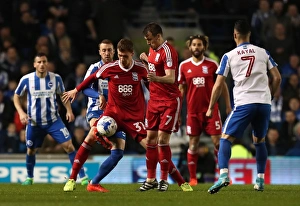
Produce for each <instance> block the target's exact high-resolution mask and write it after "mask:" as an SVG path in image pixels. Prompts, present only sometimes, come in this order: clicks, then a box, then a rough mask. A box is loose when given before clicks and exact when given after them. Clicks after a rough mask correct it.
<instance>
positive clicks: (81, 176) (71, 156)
mask: <svg viewBox="0 0 300 206" xmlns="http://www.w3.org/2000/svg"><path fill="white" fill-rule="evenodd" d="M68 155H69V159H70V162H71V164H72V165H73V162H74V159H75V156H76V151H73V152H71V153H69V154H68ZM79 177H80V178H83V177H85V172H84V168H83V167H82V168H81V169H80V170H79Z"/></svg>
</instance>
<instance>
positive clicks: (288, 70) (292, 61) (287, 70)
mask: <svg viewBox="0 0 300 206" xmlns="http://www.w3.org/2000/svg"><path fill="white" fill-rule="evenodd" d="M299 63H300V61H299V56H298V55H297V54H292V55H290V57H289V62H288V63H286V64H284V65H283V67H282V68H281V76H282V82H281V88H283V87H284V86H285V84H286V82H287V80H288V78H289V77H290V76H291V74H298V69H300V67H299Z"/></svg>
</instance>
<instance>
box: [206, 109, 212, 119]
mask: <svg viewBox="0 0 300 206" xmlns="http://www.w3.org/2000/svg"><path fill="white" fill-rule="evenodd" d="M212 114H213V110H212V109H208V110H207V111H206V116H207V117H209V118H211V117H212Z"/></svg>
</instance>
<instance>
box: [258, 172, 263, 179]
mask: <svg viewBox="0 0 300 206" xmlns="http://www.w3.org/2000/svg"><path fill="white" fill-rule="evenodd" d="M257 177H259V178H263V179H265V174H264V173H258V174H257Z"/></svg>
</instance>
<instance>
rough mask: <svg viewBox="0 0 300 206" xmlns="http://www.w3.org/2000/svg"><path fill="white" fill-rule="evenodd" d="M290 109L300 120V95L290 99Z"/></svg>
mask: <svg viewBox="0 0 300 206" xmlns="http://www.w3.org/2000/svg"><path fill="white" fill-rule="evenodd" d="M289 109H290V110H291V111H293V112H294V113H295V115H296V119H297V120H298V121H299V120H300V102H299V98H298V97H292V98H291V99H290V100H289Z"/></svg>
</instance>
